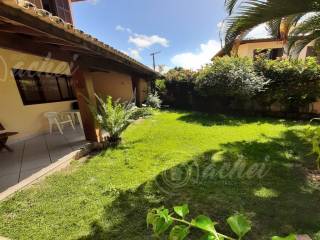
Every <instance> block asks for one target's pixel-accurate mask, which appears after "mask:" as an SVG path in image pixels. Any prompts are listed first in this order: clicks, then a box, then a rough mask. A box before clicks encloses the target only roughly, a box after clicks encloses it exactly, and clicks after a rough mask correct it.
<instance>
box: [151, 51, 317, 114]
mask: <svg viewBox="0 0 320 240" xmlns="http://www.w3.org/2000/svg"><path fill="white" fill-rule="evenodd" d="M164 85H165V89H164V88H163V87H164ZM157 86H158V88H159V89H162V90H161V92H160V95H161V98H162V99H163V101H164V103H165V104H168V105H170V106H172V107H177V108H183V109H193V110H200V111H206V112H209V111H210V112H230V111H232V112H234V111H239V112H246V113H249V112H250V113H257V112H259V113H266V114H271V115H275V113H274V112H272V111H271V110H270V109H271V105H272V104H274V103H277V105H278V106H281V112H280V113H279V116H296V117H299V116H302V115H301V113H308V115H305V116H304V117H310V118H312V117H313V116H312V115H313V114H311V113H309V111H310V110H309V104H310V103H312V102H314V101H316V100H317V98H319V96H320V65H318V64H317V61H316V59H315V58H307V59H306V60H305V61H299V60H266V59H265V57H264V56H263V55H261V56H259V57H257V59H256V61H253V60H252V59H249V58H234V57H222V58H216V59H215V60H214V61H213V62H212V63H211V64H208V65H207V66H205V67H203V68H202V69H201V70H199V71H197V72H193V71H191V70H185V69H182V68H175V69H172V70H170V71H169V72H168V73H167V74H166V75H165V79H164V80H159V81H158V83H157ZM302 110H304V111H305V112H303V111H302ZM289 113H290V114H289ZM291 113H294V114H291ZM276 114H277V115H278V113H276ZM303 115H304V114H303Z"/></svg>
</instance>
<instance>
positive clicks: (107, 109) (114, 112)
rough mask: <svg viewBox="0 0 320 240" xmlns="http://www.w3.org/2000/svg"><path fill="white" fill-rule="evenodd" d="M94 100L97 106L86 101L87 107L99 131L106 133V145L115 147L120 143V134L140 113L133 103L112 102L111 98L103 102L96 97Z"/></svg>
mask: <svg viewBox="0 0 320 240" xmlns="http://www.w3.org/2000/svg"><path fill="white" fill-rule="evenodd" d="M96 99H97V106H96V104H94V103H92V102H89V101H88V103H89V107H90V109H91V111H92V113H93V116H94V118H95V119H96V121H97V123H98V124H99V126H100V127H101V129H103V130H105V131H106V132H107V133H108V137H107V140H108V143H109V144H110V145H111V146H116V145H118V144H119V143H120V141H121V134H122V133H123V132H124V131H125V130H126V129H127V128H128V127H129V125H130V124H131V123H132V122H133V121H134V120H135V119H137V118H139V116H141V115H142V113H141V112H139V111H140V110H139V108H137V107H136V106H135V104H134V103H133V102H125V103H121V102H120V101H119V100H117V101H112V97H111V96H109V97H107V98H106V99H105V100H104V99H102V98H100V97H98V96H97V95H96Z"/></svg>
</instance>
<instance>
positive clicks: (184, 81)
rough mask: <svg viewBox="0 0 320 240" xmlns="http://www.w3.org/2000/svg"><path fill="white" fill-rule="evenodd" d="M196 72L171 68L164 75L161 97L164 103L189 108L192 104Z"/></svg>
mask: <svg viewBox="0 0 320 240" xmlns="http://www.w3.org/2000/svg"><path fill="white" fill-rule="evenodd" d="M195 76H196V73H195V72H194V71H191V70H186V69H183V68H174V69H171V70H170V71H169V72H168V73H167V74H166V75H165V86H166V91H165V94H164V95H162V99H163V101H164V103H165V104H169V105H171V106H173V107H178V108H184V109H189V108H191V107H190V106H191V105H192V98H193V96H194V95H195V94H196V93H195V92H194V82H195Z"/></svg>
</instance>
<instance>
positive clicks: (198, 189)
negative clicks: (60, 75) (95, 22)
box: [0, 112, 320, 240]
mask: <svg viewBox="0 0 320 240" xmlns="http://www.w3.org/2000/svg"><path fill="white" fill-rule="evenodd" d="M305 128H306V127H305V126H304V125H303V124H299V123H294V122H286V121H281V120H268V119H251V118H230V117H224V116H209V115H201V114H197V113H191V112H161V113H158V114H156V115H155V116H154V117H152V118H150V119H147V120H144V121H138V122H136V123H135V124H134V125H133V126H131V127H130V128H129V129H128V130H127V131H126V132H125V134H124V142H123V144H122V145H121V146H120V147H119V148H118V149H114V150H107V151H105V152H103V153H101V154H100V155H98V156H95V157H92V158H91V159H89V160H88V161H87V162H85V163H80V162H75V163H73V165H72V166H71V167H70V168H69V169H67V170H65V171H63V172H60V173H57V174H55V175H53V176H51V177H49V178H47V179H46V180H45V181H42V182H41V183H39V184H37V185H35V186H34V187H32V188H30V189H28V190H26V191H23V192H21V193H18V194H16V195H15V196H14V197H13V198H12V199H10V200H8V201H6V202H3V203H0V235H2V236H7V237H10V238H12V239H41V240H43V239H83V240H84V239H108V240H109V239H130V240H135V239H136V240H142V239H151V232H150V231H149V230H148V229H147V228H146V223H145V217H146V213H147V210H148V209H149V208H152V207H159V206H162V205H165V206H166V207H170V208H171V207H172V206H173V205H175V204H181V203H188V204H189V207H190V210H191V213H192V214H193V215H198V214H206V215H209V216H211V217H212V218H213V219H214V220H215V221H218V222H219V223H220V224H219V226H218V228H219V229H222V230H223V231H227V233H228V228H227V226H226V225H225V224H224V223H225V219H226V218H227V217H228V216H229V215H231V214H233V213H235V212H241V213H244V214H246V215H247V216H248V217H249V218H250V219H251V220H252V222H253V224H254V227H253V231H252V232H251V233H250V235H248V239H259V240H261V239H270V236H272V235H275V234H287V233H291V232H298V233H308V234H310V235H312V236H313V237H314V239H320V232H319V231H320V211H319V209H320V191H319V190H320V188H319V186H317V184H315V183H313V182H311V181H310V180H308V178H307V176H306V173H305V170H304V169H305V167H306V166H308V167H310V166H312V164H313V162H312V158H313V157H312V156H310V155H309V156H308V153H309V151H310V149H309V146H308V145H307V144H306V142H305V139H304V137H303V132H304V130H305ZM239 158H240V159H242V161H246V163H247V168H248V167H250V166H252V165H253V164H259V165H255V166H261V164H263V165H262V166H264V167H265V169H264V170H265V171H264V176H263V177H260V178H259V177H257V176H256V177H250V176H251V175H250V174H249V173H247V172H246V173H247V174H248V175H245V176H242V177H240V178H239V177H237V176H233V177H228V176H226V172H227V169H228V166H233V164H234V163H235V162H236V161H237V159H239ZM213 166H214V167H213ZM247 168H246V170H247ZM224 169H225V170H224ZM188 170H192V171H188ZM217 170H219V171H217ZM187 172H192V174H190V175H187V174H186V173H187ZM248 176H249V177H248ZM318 232H319V233H318ZM317 233H318V234H317Z"/></svg>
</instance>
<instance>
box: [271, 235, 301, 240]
mask: <svg viewBox="0 0 320 240" xmlns="http://www.w3.org/2000/svg"><path fill="white" fill-rule="evenodd" d="M272 240H297V235H294V234H290V235H289V236H287V237H277V236H275V237H272Z"/></svg>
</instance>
